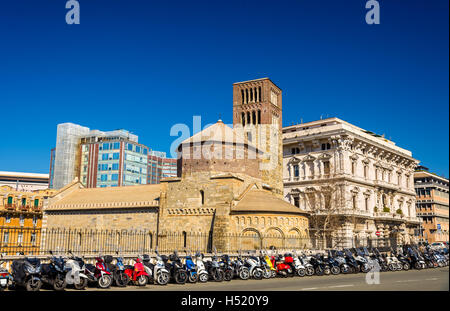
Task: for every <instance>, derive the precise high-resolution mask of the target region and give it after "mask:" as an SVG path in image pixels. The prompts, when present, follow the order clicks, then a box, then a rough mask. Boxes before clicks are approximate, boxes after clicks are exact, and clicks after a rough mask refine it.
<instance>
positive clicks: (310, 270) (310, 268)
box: [306, 267, 314, 276]
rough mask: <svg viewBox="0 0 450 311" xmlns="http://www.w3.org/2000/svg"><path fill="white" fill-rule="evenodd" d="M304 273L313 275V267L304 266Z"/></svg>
mask: <svg viewBox="0 0 450 311" xmlns="http://www.w3.org/2000/svg"><path fill="white" fill-rule="evenodd" d="M306 275H307V276H313V275H314V268H313V267H307V268H306Z"/></svg>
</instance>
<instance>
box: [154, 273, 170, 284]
mask: <svg viewBox="0 0 450 311" xmlns="http://www.w3.org/2000/svg"><path fill="white" fill-rule="evenodd" d="M169 279H170V277H169V273H167V272H159V273H158V274H157V275H156V283H158V284H159V285H166V284H167V283H169Z"/></svg>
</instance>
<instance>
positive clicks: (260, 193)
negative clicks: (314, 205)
mask: <svg viewBox="0 0 450 311" xmlns="http://www.w3.org/2000/svg"><path fill="white" fill-rule="evenodd" d="M232 211H235V212H270V213H274V212H275V213H276V212H279V213H292V214H307V212H305V211H303V210H301V209H299V208H298V207H295V206H294V205H292V204H290V203H288V202H286V201H285V200H283V199H280V198H278V197H276V196H275V195H273V194H272V192H270V191H267V190H262V189H255V188H253V189H251V190H249V191H248V192H247V193H246V194H245V195H244V197H243V198H242V199H241V200H240V201H239V203H238V204H237V205H236V206H234V207H233V208H232Z"/></svg>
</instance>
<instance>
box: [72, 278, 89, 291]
mask: <svg viewBox="0 0 450 311" xmlns="http://www.w3.org/2000/svg"><path fill="white" fill-rule="evenodd" d="M87 284H88V280H87V279H85V278H80V282H79V283H74V284H73V287H75V289H77V290H83V289H85V288H86V286H87Z"/></svg>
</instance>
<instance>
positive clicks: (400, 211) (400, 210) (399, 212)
mask: <svg viewBox="0 0 450 311" xmlns="http://www.w3.org/2000/svg"><path fill="white" fill-rule="evenodd" d="M395 212H396V213H397V214H400V215H402V214H403V211H402V209H401V208H399V209H398V210H396V211H395Z"/></svg>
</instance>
